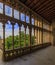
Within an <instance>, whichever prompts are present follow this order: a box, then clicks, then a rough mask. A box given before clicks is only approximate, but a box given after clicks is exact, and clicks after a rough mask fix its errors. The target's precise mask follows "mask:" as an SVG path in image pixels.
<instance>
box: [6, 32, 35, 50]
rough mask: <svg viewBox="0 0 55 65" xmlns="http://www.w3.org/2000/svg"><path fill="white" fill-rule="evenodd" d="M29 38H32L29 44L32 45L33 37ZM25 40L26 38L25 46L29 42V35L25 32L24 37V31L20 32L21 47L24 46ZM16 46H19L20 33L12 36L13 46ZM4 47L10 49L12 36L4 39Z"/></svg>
mask: <svg viewBox="0 0 55 65" xmlns="http://www.w3.org/2000/svg"><path fill="white" fill-rule="evenodd" d="M31 39H32V41H31V44H32V45H34V43H35V37H34V36H32V37H31ZM25 40H26V46H28V45H29V43H30V36H29V34H26V38H25V33H24V32H21V47H24V45H25ZM18 47H20V35H16V36H14V48H18ZM5 49H12V36H9V37H7V38H6V39H5Z"/></svg>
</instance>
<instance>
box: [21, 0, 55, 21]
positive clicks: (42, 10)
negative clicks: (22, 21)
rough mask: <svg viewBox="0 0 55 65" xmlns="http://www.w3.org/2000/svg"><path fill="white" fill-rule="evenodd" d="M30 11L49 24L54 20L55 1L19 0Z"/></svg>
mask: <svg viewBox="0 0 55 65" xmlns="http://www.w3.org/2000/svg"><path fill="white" fill-rule="evenodd" d="M20 1H21V2H22V3H24V4H25V5H26V6H28V7H29V8H30V9H32V10H33V11H35V12H36V13H38V14H39V15H41V16H42V17H43V18H45V19H46V20H48V21H49V22H51V21H52V20H53V19H54V18H55V0H20Z"/></svg>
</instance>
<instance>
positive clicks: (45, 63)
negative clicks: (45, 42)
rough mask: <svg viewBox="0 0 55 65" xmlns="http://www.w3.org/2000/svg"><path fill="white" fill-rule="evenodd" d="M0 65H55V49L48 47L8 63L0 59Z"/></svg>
mask: <svg viewBox="0 0 55 65" xmlns="http://www.w3.org/2000/svg"><path fill="white" fill-rule="evenodd" d="M0 65H55V47H53V46H49V47H47V48H45V49H42V50H39V51H36V52H34V53H32V54H28V55H25V56H23V57H21V58H18V59H15V60H12V61H10V62H3V61H2V60H1V59H0Z"/></svg>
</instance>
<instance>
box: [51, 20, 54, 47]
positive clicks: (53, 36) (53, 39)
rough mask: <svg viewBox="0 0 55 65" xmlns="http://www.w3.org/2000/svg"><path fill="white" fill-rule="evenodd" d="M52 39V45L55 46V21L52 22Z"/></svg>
mask: <svg viewBox="0 0 55 65" xmlns="http://www.w3.org/2000/svg"><path fill="white" fill-rule="evenodd" d="M52 33H53V34H52V37H51V40H52V45H53V46H55V19H54V20H52Z"/></svg>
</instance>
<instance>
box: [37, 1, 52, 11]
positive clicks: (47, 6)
mask: <svg viewBox="0 0 55 65" xmlns="http://www.w3.org/2000/svg"><path fill="white" fill-rule="evenodd" d="M52 5H53V4H52V2H51V3H48V5H47V4H46V5H45V6H44V7H43V8H42V9H40V10H38V11H39V12H41V11H43V10H45V9H47V8H49V7H50V6H52ZM36 11H37V10H36Z"/></svg>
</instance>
